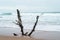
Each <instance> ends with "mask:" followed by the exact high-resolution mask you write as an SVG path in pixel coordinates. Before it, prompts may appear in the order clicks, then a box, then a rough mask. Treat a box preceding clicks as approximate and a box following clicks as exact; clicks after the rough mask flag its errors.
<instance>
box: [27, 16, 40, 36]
mask: <svg viewBox="0 0 60 40" xmlns="http://www.w3.org/2000/svg"><path fill="white" fill-rule="evenodd" d="M38 18H39V16H37V17H36V22H35V24H34V26H33V29H32V31H31V32H30V33H29V34H28V36H31V34H32V33H33V32H34V31H35V27H36V25H37V22H38Z"/></svg>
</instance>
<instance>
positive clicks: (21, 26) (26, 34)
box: [13, 9, 39, 36]
mask: <svg viewBox="0 0 60 40" xmlns="http://www.w3.org/2000/svg"><path fill="white" fill-rule="evenodd" d="M17 17H18V20H16V22H17V23H15V24H17V25H19V27H20V28H21V33H22V35H24V36H31V34H32V33H33V32H34V31H35V27H36V25H37V22H38V18H39V16H37V17H36V22H35V24H34V26H33V29H32V30H31V32H30V33H29V34H28V32H26V33H24V29H23V27H24V26H23V25H22V20H21V15H20V12H19V10H18V9H17ZM13 34H14V36H17V34H15V33H13Z"/></svg>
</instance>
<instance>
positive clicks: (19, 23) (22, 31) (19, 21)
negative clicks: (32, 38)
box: [17, 9, 27, 35]
mask: <svg viewBox="0 0 60 40" xmlns="http://www.w3.org/2000/svg"><path fill="white" fill-rule="evenodd" d="M17 17H18V25H19V27H20V28H21V33H22V35H26V34H27V33H25V34H24V30H23V25H22V20H21V16H20V13H19V10H18V9H17Z"/></svg>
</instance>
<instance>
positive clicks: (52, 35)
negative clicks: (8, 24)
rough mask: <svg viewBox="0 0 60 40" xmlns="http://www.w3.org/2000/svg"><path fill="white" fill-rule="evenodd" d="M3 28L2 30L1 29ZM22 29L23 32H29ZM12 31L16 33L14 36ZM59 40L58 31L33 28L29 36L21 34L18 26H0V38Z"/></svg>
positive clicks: (59, 32) (2, 39)
mask: <svg viewBox="0 0 60 40" xmlns="http://www.w3.org/2000/svg"><path fill="white" fill-rule="evenodd" d="M3 29H4V30H3ZM30 31H31V30H29V29H24V32H30ZM13 33H16V34H18V36H14V35H13ZM5 39H6V40H60V31H43V30H35V32H33V34H32V35H31V37H28V36H22V35H21V32H20V30H19V28H0V40H5Z"/></svg>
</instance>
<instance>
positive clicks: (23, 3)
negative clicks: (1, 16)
mask: <svg viewBox="0 0 60 40" xmlns="http://www.w3.org/2000/svg"><path fill="white" fill-rule="evenodd" d="M17 8H18V9H21V11H28V12H30V11H34V12H40V11H41V12H44V11H45V12H46V11H49V12H51V11H53V12H60V0H0V11H1V10H4V9H6V10H16V9H17Z"/></svg>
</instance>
